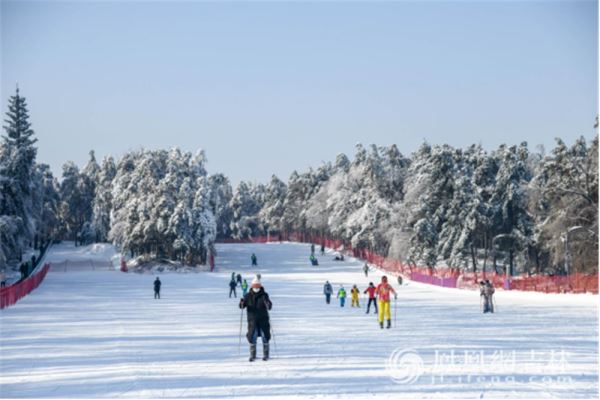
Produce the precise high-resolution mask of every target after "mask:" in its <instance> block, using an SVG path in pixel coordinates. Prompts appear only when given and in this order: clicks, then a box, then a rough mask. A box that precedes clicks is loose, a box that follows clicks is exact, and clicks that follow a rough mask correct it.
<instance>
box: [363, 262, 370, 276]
mask: <svg viewBox="0 0 600 400" xmlns="http://www.w3.org/2000/svg"><path fill="white" fill-rule="evenodd" d="M363 272H364V273H365V276H366V277H367V276H369V264H367V263H365V266H364V267H363Z"/></svg>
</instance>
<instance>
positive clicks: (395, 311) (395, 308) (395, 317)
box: [394, 297, 398, 328]
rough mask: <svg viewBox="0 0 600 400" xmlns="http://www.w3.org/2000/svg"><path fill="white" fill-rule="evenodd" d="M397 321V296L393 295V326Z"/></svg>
mask: <svg viewBox="0 0 600 400" xmlns="http://www.w3.org/2000/svg"><path fill="white" fill-rule="evenodd" d="M397 322H398V297H394V328H395V327H396V323H397Z"/></svg>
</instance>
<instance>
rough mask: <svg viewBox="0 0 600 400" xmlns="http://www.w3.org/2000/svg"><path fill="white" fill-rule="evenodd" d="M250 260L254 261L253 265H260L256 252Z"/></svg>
mask: <svg viewBox="0 0 600 400" xmlns="http://www.w3.org/2000/svg"><path fill="white" fill-rule="evenodd" d="M250 261H252V266H253V267H255V266H257V265H258V260H257V258H256V254H254V253H252V255H251V256H250Z"/></svg>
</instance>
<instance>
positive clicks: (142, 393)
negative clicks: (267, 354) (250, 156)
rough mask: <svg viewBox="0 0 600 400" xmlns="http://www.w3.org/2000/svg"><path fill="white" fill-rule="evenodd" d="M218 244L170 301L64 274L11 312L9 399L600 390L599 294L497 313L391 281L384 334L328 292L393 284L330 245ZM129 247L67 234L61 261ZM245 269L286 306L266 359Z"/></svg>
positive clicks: (0, 389) (6, 365) (96, 278)
mask: <svg viewBox="0 0 600 400" xmlns="http://www.w3.org/2000/svg"><path fill="white" fill-rule="evenodd" d="M217 250H218V257H217V260H216V261H217V271H216V272H214V273H209V272H200V273H197V274H177V273H163V274H161V275H160V279H161V281H162V283H163V285H162V291H161V295H162V298H161V299H160V300H154V299H153V292H152V282H153V280H154V276H152V275H141V274H135V273H128V274H125V273H122V272H119V271H118V269H117V270H116V271H108V270H92V269H88V270H85V269H79V270H74V271H71V270H69V269H67V270H66V272H64V271H60V270H51V272H50V273H49V274H48V275H47V277H46V279H45V281H44V282H43V283H42V285H41V286H40V287H39V288H38V289H36V290H35V291H34V292H33V293H32V294H31V295H29V296H27V297H26V298H24V299H22V300H21V301H20V302H19V303H17V304H16V305H15V306H13V307H10V308H8V309H4V310H2V311H1V312H0V328H1V341H0V345H1V347H0V352H1V354H0V360H1V361H0V363H1V364H0V397H2V398H7V397H16V398H30V397H36V398H47V397H55V398H57V397H62V398H64V397H69V398H91V397H112V398H115V397H119V398H140V397H143V398H163V397H183V398H198V397H211V398H216V397H244V398H259V397H260V398H264V397H265V396H268V397H273V398H277V397H285V398H299V397H335V398H344V399H346V398H365V397H375V398H393V399H399V398H406V399H415V398H484V399H485V398H532V397H534V398H597V394H598V306H597V300H598V297H597V296H589V295H579V296H578V295H544V294H538V293H523V292H520V293H517V292H502V291H498V293H497V296H496V302H497V306H498V312H497V313H496V314H485V315H484V314H481V312H480V308H479V307H480V303H479V295H478V293H477V292H473V291H461V290H456V289H443V288H437V287H433V286H429V285H423V284H416V283H413V282H408V283H406V284H405V285H403V286H402V287H398V286H397V284H396V282H394V281H392V284H394V287H396V289H397V290H398V300H397V302H396V303H393V304H392V318H393V320H394V321H393V327H392V329H390V330H386V329H384V330H381V329H380V328H379V326H378V324H377V321H376V319H375V316H374V315H372V314H369V315H367V314H365V303H364V299H363V298H361V307H360V308H351V307H349V303H350V302H349V301H348V302H347V305H346V307H344V308H341V307H339V305H338V303H337V301H335V299H334V301H332V304H330V305H326V304H325V301H324V297H323V295H322V292H323V284H324V282H325V280H329V281H331V282H332V284H333V285H334V290H336V291H337V289H338V288H339V286H340V285H341V284H343V285H344V287H345V288H346V289H347V290H348V291H349V289H350V288H351V286H352V285H353V284H356V285H358V287H359V288H360V289H361V291H363V290H364V289H365V288H366V285H367V284H368V282H369V281H373V282H378V281H379V280H380V276H381V273H380V272H378V271H372V272H371V273H370V274H369V277H365V276H364V274H363V273H362V265H363V264H362V262H360V261H358V260H354V259H351V258H349V259H347V260H346V261H344V262H338V261H333V260H332V259H333V254H332V253H327V254H326V255H325V256H320V255H317V257H318V258H319V263H320V265H319V266H317V267H313V266H311V265H310V263H309V260H308V256H309V245H305V244H292V243H283V244H223V245H218V249H217ZM253 252H254V253H256V255H257V256H258V263H259V266H258V267H257V268H254V269H252V268H251V267H250V255H251V254H252V253H253ZM114 255H115V251H114V249H113V248H112V246H109V245H94V246H87V247H78V248H75V247H74V246H72V245H69V244H68V243H66V244H64V245H59V246H56V247H54V248H53V249H52V250H51V253H50V254H49V255H48V260H50V261H52V260H54V261H55V262H60V261H63V260H65V259H70V260H76V259H80V260H84V259H87V258H89V257H92V258H93V257H97V259H98V260H100V259H103V260H106V259H110V258H112V257H113V256H114ZM234 271H235V272H236V273H237V272H239V273H241V274H243V276H244V277H245V278H252V276H253V275H254V274H255V273H261V275H262V281H263V284H264V286H265V288H266V290H267V291H268V293H269V294H270V296H271V299H272V301H273V304H274V306H273V310H272V312H271V321H272V325H273V330H274V340H272V346H271V355H272V357H273V358H272V359H271V360H269V361H267V362H263V361H261V360H258V361H256V362H255V363H249V362H248V361H247V357H248V345H247V342H246V340H245V338H244V337H242V339H241V346H240V345H239V343H240V342H239V339H240V338H239V332H240V317H241V313H240V310H239V309H238V307H237V304H238V299H234V298H231V299H230V298H228V282H229V278H230V276H231V272H234ZM245 329H246V322H245V315H244V316H243V326H242V333H243V334H244V333H245ZM258 351H259V355H260V354H261V351H262V348H261V345H260V340H259V345H258Z"/></svg>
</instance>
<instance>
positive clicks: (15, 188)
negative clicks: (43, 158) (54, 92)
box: [0, 87, 39, 259]
mask: <svg viewBox="0 0 600 400" xmlns="http://www.w3.org/2000/svg"><path fill="white" fill-rule="evenodd" d="M4 122H5V125H4V131H5V133H6V135H3V136H2V145H1V146H0V193H2V196H1V197H0V218H1V219H2V228H0V229H2V233H0V234H1V235H2V236H3V237H4V240H3V241H2V243H3V245H2V247H3V250H2V252H3V257H2V258H4V259H8V258H19V257H20V254H21V251H22V250H23V248H24V247H25V246H27V245H29V244H30V243H32V242H33V239H34V235H35V232H36V230H37V222H38V221H36V219H35V210H34V204H33V200H34V193H35V191H36V190H37V189H38V188H36V186H35V182H34V173H35V157H36V153H37V149H36V148H35V147H34V144H35V143H36V142H37V139H36V138H34V131H33V129H31V123H30V122H29V111H28V109H27V102H26V99H25V97H23V96H21V95H20V93H19V88H18V87H17V90H16V93H15V95H14V96H11V97H10V98H9V100H8V111H7V113H6V118H5V120H4ZM38 214H39V213H38Z"/></svg>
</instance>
